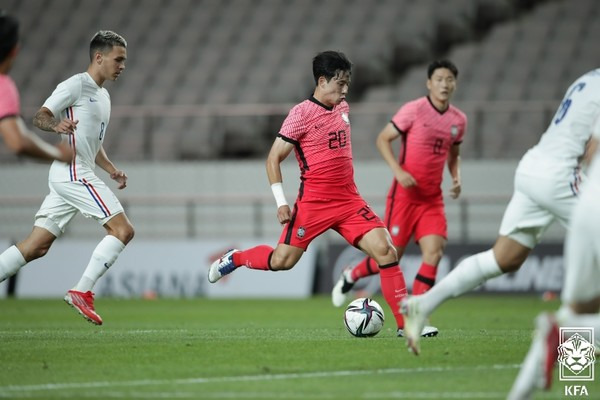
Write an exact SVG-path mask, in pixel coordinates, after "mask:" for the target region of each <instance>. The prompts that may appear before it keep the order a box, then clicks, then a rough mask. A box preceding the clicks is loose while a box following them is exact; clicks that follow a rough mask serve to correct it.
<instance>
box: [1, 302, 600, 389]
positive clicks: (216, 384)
mask: <svg viewBox="0 0 600 400" xmlns="http://www.w3.org/2000/svg"><path fill="white" fill-rule="evenodd" d="M376 300H377V301H379V302H380V304H382V305H385V302H384V301H383V299H381V298H376ZM557 307H558V302H557V301H552V302H542V301H541V299H540V298H539V297H538V296H535V297H534V296H513V297H510V296H477V295H471V296H464V297H461V298H458V299H454V300H451V301H448V302H447V303H445V304H444V305H442V307H441V308H440V309H439V310H438V311H437V312H436V313H435V314H434V315H433V318H432V321H431V322H432V324H433V325H436V326H437V327H438V328H439V329H440V335H439V336H438V337H436V338H428V339H424V340H423V343H422V346H421V350H422V354H421V355H420V356H418V357H415V356H414V355H412V354H410V353H409V352H408V351H407V350H406V347H405V342H404V340H403V339H400V338H396V337H395V326H394V325H395V324H394V321H393V318H392V316H391V314H390V311H389V309H388V308H387V306H386V307H384V308H385V312H386V324H385V326H384V328H383V331H382V332H380V333H379V335H377V336H376V337H373V338H363V339H359V338H354V337H352V336H350V334H349V333H348V332H347V331H346V329H345V327H344V324H343V321H342V316H343V309H336V308H333V307H332V306H331V304H330V301H329V298H326V297H315V298H311V299H308V300H280V299H272V300H209V299H178V300H167V299H164V300H163V299H159V300H118V299H102V298H101V299H98V300H97V301H96V309H97V310H98V312H99V314H100V315H102V317H103V318H104V325H103V326H101V327H97V326H93V325H92V324H90V323H87V322H86V321H84V320H83V318H82V317H80V316H79V315H78V314H77V313H76V312H75V311H74V310H73V309H71V308H70V307H68V306H67V305H65V304H64V303H63V302H62V300H57V299H52V300H13V299H8V300H0V398H11V399H12V398H14V399H82V398H83V399H155V398H156V399H503V398H505V396H506V393H507V392H508V390H509V388H510V386H511V384H512V381H513V379H514V377H515V376H516V374H517V366H518V364H519V363H520V362H521V361H522V359H523V356H524V355H525V353H526V351H527V349H528V347H529V343H530V338H531V330H532V327H533V318H534V317H535V315H537V313H538V312H539V311H541V310H554V309H556V308H557ZM555 378H556V376H555ZM564 386H565V385H564V382H558V379H555V380H554V385H553V389H552V391H550V392H544V393H540V394H538V396H537V397H536V398H540V399H557V398H561V399H562V398H564ZM586 387H587V390H588V392H589V394H590V398H600V383H598V382H597V381H596V382H591V383H587V384H586Z"/></svg>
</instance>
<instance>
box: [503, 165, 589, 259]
mask: <svg viewBox="0 0 600 400" xmlns="http://www.w3.org/2000/svg"><path fill="white" fill-rule="evenodd" d="M577 183H578V182H577ZM575 190H577V185H575V186H573V182H569V181H568V180H560V179H553V180H548V179H541V178H538V177H531V176H527V175H524V174H520V173H518V172H517V174H515V191H514V193H513V196H512V198H511V199H510V202H509V203H508V206H507V207H506V211H504V217H503V218H502V224H500V235H502V236H508V237H510V238H511V239H513V240H516V241H517V242H519V243H521V244H522V245H523V246H526V247H529V248H530V249H533V248H534V247H535V246H536V245H537V244H538V243H539V242H540V240H541V239H542V235H543V234H544V232H545V231H546V229H548V227H549V226H550V225H551V224H552V222H554V220H558V221H559V222H560V223H561V224H562V225H563V226H565V227H567V226H568V223H569V218H570V216H571V213H572V212H573V207H574V206H575V203H576V202H577V195H576V194H575Z"/></svg>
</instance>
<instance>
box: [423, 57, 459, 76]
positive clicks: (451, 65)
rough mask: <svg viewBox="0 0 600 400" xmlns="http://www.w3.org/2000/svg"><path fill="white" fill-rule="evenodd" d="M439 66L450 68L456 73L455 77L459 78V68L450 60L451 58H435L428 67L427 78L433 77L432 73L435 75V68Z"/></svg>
mask: <svg viewBox="0 0 600 400" xmlns="http://www.w3.org/2000/svg"><path fill="white" fill-rule="evenodd" d="M439 68H446V69H449V70H450V72H452V73H453V74H454V77H455V78H458V68H456V65H454V63H453V62H452V61H450V60H435V61H433V62H432V63H431V64H429V67H427V79H431V75H433V73H434V72H435V70H436V69H439Z"/></svg>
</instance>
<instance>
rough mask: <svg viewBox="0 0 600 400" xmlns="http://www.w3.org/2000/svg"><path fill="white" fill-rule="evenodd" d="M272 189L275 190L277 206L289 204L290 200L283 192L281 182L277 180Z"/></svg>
mask: <svg viewBox="0 0 600 400" xmlns="http://www.w3.org/2000/svg"><path fill="white" fill-rule="evenodd" d="M271 191H272V192H273V196H274V197H275V202H276V203H277V208H279V207H281V206H287V205H288V202H287V200H286V199H285V194H283V185H282V183H281V182H276V183H274V184H272V185H271Z"/></svg>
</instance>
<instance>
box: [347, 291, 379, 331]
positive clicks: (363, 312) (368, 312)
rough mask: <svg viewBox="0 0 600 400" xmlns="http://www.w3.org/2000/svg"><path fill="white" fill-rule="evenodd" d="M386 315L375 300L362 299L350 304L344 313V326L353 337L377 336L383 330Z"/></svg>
mask: <svg viewBox="0 0 600 400" xmlns="http://www.w3.org/2000/svg"><path fill="white" fill-rule="evenodd" d="M384 320H385V315H384V314H383V309H382V308H381V306H380V305H379V303H377V302H376V301H375V300H372V299H368V298H364V297H361V298H360V299H356V300H354V301H352V302H351V303H350V304H348V307H346V311H345V312H344V324H345V325H346V328H347V329H348V332H350V333H351V334H352V335H353V336H356V337H370V336H375V335H377V334H378V333H379V331H380V330H381V328H383V321H384Z"/></svg>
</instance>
